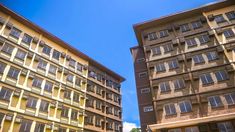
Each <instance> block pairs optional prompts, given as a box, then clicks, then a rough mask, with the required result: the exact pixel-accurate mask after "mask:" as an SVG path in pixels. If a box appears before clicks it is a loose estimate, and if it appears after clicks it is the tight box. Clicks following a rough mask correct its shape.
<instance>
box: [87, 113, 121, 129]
mask: <svg viewBox="0 0 235 132" xmlns="http://www.w3.org/2000/svg"><path fill="white" fill-rule="evenodd" d="M87 114H88V115H87V116H86V117H85V128H87V129H89V128H90V129H94V128H95V129H96V130H97V129H98V130H99V129H100V130H105V129H106V130H108V131H115V132H121V131H122V124H121V123H120V122H117V121H114V120H112V119H107V118H106V119H104V118H101V117H99V116H97V115H92V114H89V113H87Z"/></svg>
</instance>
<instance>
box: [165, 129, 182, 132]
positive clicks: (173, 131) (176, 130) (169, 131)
mask: <svg viewBox="0 0 235 132" xmlns="http://www.w3.org/2000/svg"><path fill="white" fill-rule="evenodd" d="M168 132H181V129H180V128H177V129H170V130H168Z"/></svg>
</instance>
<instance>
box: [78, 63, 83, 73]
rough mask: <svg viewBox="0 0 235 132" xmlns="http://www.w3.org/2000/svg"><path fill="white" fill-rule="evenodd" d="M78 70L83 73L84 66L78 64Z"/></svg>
mask: <svg viewBox="0 0 235 132" xmlns="http://www.w3.org/2000/svg"><path fill="white" fill-rule="evenodd" d="M77 70H78V71H80V72H81V71H82V64H80V63H78V62H77Z"/></svg>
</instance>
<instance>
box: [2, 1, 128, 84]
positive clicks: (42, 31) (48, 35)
mask: <svg viewBox="0 0 235 132" xmlns="http://www.w3.org/2000/svg"><path fill="white" fill-rule="evenodd" d="M0 11H2V12H4V13H6V14H7V15H10V16H11V17H13V18H14V19H16V20H17V21H19V22H20V23H22V24H24V25H26V26H28V27H30V28H31V29H33V30H35V31H36V32H38V33H39V34H42V35H43V36H44V37H46V38H48V39H50V40H52V41H54V42H55V43H57V44H60V45H61V46H64V47H65V48H67V49H69V50H70V51H71V52H72V53H73V54H75V55H77V56H79V57H81V58H83V59H85V60H87V61H88V63H89V64H91V65H93V66H96V67H98V68H99V69H100V70H103V71H105V72H106V73H108V74H109V75H111V76H113V77H114V78H115V79H117V80H119V81H120V82H123V81H125V78H124V77H122V76H121V75H119V74H117V73H115V72H114V71H112V70H110V69H108V68H107V67H105V66H104V65H102V64H100V63H99V62H97V61H95V60H94V59H92V58H91V57H89V56H87V55H86V54H84V53H82V52H81V51H79V50H78V49H76V48H74V47H73V46H71V45H70V44H68V43H66V42H64V41H63V40H61V39H60V38H58V37H56V36H55V35H53V34H51V33H49V32H48V31H46V30H45V29H43V28H41V27H39V26H38V25H36V24H34V23H33V22H31V21H30V20H27V19H26V18H24V17H22V16H20V15H18V14H16V13H15V12H13V11H12V10H10V9H9V8H7V7H6V6H4V5H3V4H1V3H0Z"/></svg>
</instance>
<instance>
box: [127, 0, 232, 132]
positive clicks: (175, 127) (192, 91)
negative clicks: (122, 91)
mask: <svg viewBox="0 0 235 132" xmlns="http://www.w3.org/2000/svg"><path fill="white" fill-rule="evenodd" d="M229 2H231V3H232V1H227V4H226V2H224V3H223V4H224V5H223V7H222V8H221V7H220V8H218V7H219V3H218V4H217V5H209V6H208V8H207V7H201V8H202V9H195V10H197V11H195V10H192V11H188V12H184V13H179V14H176V15H172V16H168V17H166V18H161V19H157V20H153V21H150V22H146V23H143V24H139V25H135V27H134V29H135V31H136V36H137V39H138V41H139V43H140V44H139V46H138V49H143V51H144V54H143V56H144V57H145V60H146V62H144V63H145V65H146V68H145V71H147V74H148V78H149V80H147V82H141V81H138V79H139V78H138V74H136V85H137V96H138V101H139V107H140V108H139V109H140V111H141V109H143V106H141V103H140V102H143V101H145V103H146V104H153V105H154V109H153V113H152V115H154V116H155V117H156V120H155V121H154V123H153V122H151V121H148V120H144V119H145V116H146V115H144V114H142V113H141V112H140V120H141V126H142V131H146V126H143V121H146V122H144V124H145V125H147V126H148V129H151V130H152V131H154V132H173V131H174V132H175V131H177V132H181V131H182V132H188V131H192V129H193V131H196V132H197V131H209V132H210V131H211V132H212V131H213V132H217V131H221V130H220V129H221V128H220V124H221V123H222V124H223V123H225V122H226V123H227V125H228V124H229V125H231V128H232V129H233V131H234V130H235V124H234V119H235V116H234V107H233V106H234V104H233V105H231V104H229V102H228V100H227V99H226V95H228V94H231V93H234V90H233V89H234V86H235V85H234V50H233V49H234V47H235V46H234V45H235V44H234V40H235V36H231V37H227V38H226V36H225V34H224V32H225V31H226V30H228V29H232V31H233V32H234V33H235V30H234V19H233V20H229V19H228V17H227V15H226V13H227V12H231V11H235V10H234V2H233V4H232V5H231V3H230V4H228V3H229ZM212 6H213V8H212ZM216 6H218V7H216ZM206 10H207V11H206ZM208 10H209V11H208ZM203 11H204V12H203ZM193 12H194V13H193ZM195 12H196V13H195ZM182 14H184V16H183V15H182ZM189 14H193V15H189ZM212 14H213V15H212ZM219 14H223V16H224V18H225V21H224V22H221V23H219V24H217V23H216V22H215V20H214V19H215V16H216V15H219ZM211 16H212V18H211ZM171 17H172V19H171ZM176 17H178V19H177V18H176ZM173 18H175V19H174V21H172V20H173ZM164 21H165V22H164ZM195 21H200V22H201V26H200V27H199V28H195V29H194V28H193V26H192V23H193V22H195ZM182 24H188V25H189V29H188V31H185V32H182V31H181V30H182V29H181V27H182V26H181V25H182ZM163 29H165V30H168V35H167V36H165V37H160V31H161V30H163ZM154 36H155V37H154ZM202 36H207V39H208V40H207V41H206V42H203V41H202V40H201V37H202ZM190 39H191V40H192V39H193V40H195V41H194V42H195V43H194V44H193V45H192V46H189V40H190ZM166 45H170V46H171V47H170V48H169V47H168V49H167V48H166ZM158 47H160V48H158ZM136 49H137V48H136V47H133V48H131V50H132V56H133V57H134V62H135V63H134V68H135V72H137V71H140V70H143V69H144V68H141V67H138V66H136V59H135V58H136V56H137V55H136V52H133V51H135V50H136ZM156 49H157V50H156ZM166 51H167V52H166ZM212 52H213V53H215V56H216V57H215V59H213V60H210V58H209V57H208V54H209V53H212ZM197 55H199V56H201V57H202V59H203V61H202V62H199V63H196V62H195V56H197ZM171 60H176V61H175V62H176V64H177V66H176V67H175V68H172V69H170V65H169V62H170V61H171ZM143 65H144V64H143ZM159 65H161V66H162V67H164V68H159ZM159 69H162V70H159ZM218 72H223V73H224V75H225V76H224V77H225V78H224V79H222V80H219V78H218V77H217V76H218V75H217V76H216V74H218ZM204 75H208V76H210V77H211V81H212V82H210V83H203V76H204ZM175 80H183V87H182V88H180V89H176V86H175ZM163 83H166V84H169V86H168V85H167V86H168V87H167V90H165V91H162V90H164V88H166V86H165V87H163V85H161V84H163ZM143 84H150V87H151V93H150V94H151V95H152V99H149V100H146V99H143V98H142V97H141V96H142V95H141V94H139V92H138V87H140V86H141V85H143ZM215 96H216V97H218V98H219V100H221V104H220V106H217V107H214V106H212V104H211V103H210V99H211V97H215ZM149 97H151V96H149ZM183 101H187V102H189V104H190V107H191V110H190V111H188V112H182V110H181V106H180V104H181V103H182V102H183ZM169 104H171V108H172V107H174V109H175V111H174V110H172V109H171V111H173V112H172V113H171V114H167V112H168V111H167V110H166V107H167V105H169ZM185 107H186V106H185ZM187 109H188V108H187ZM145 113H146V112H145ZM191 127H193V128H191ZM189 128H190V129H191V130H190V129H189Z"/></svg>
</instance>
